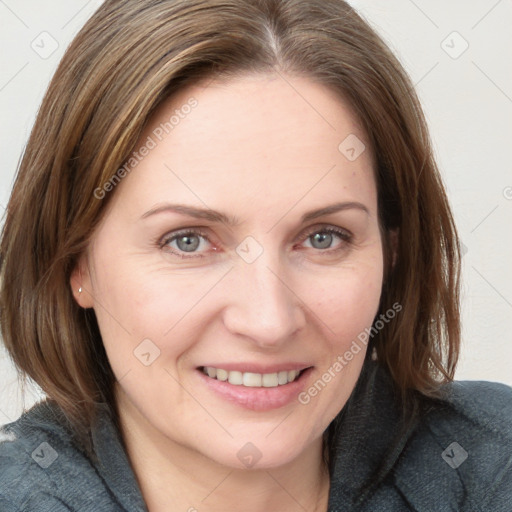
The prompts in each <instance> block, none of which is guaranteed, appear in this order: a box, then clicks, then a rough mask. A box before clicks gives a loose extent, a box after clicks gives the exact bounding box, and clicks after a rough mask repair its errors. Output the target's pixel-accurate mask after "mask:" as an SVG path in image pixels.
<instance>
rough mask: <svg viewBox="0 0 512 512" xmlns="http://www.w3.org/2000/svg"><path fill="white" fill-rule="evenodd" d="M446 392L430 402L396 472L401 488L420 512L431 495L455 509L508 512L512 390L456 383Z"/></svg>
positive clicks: (511, 493)
mask: <svg viewBox="0 0 512 512" xmlns="http://www.w3.org/2000/svg"><path fill="white" fill-rule="evenodd" d="M442 391H443V398H442V399H440V400H427V401H426V405H425V409H424V413H423V416H422V420H421V422H420V424H419V426H418V428H417V430H416V432H415V433H414V435H412V436H411V438H410V439H409V442H408V443H407V446H406V449H405V451H404V453H403V456H402V458H401V461H400V463H399V465H398V467H397V470H396V472H395V481H396V483H397V485H398V486H399V487H400V489H401V490H402V492H403V493H404V494H405V495H406V496H408V497H409V498H408V499H409V500H410V501H411V504H413V505H414V506H415V507H416V508H417V510H426V509H427V508H426V504H427V503H432V500H433V496H438V497H441V498H440V499H442V500H443V502H444V503H446V504H450V505H451V506H452V507H453V508H452V509H457V510H461V509H462V510H489V511H490V510H493V511H501V510H503V511H505V510H509V509H508V508H507V507H509V503H510V500H511V499H512V388H511V387H509V386H507V385H504V384H499V383H495V382H485V381H455V382H451V383H449V384H446V385H445V386H444V387H443V390H442ZM446 509H450V508H449V507H447V508H446ZM450 510H451V509H450Z"/></svg>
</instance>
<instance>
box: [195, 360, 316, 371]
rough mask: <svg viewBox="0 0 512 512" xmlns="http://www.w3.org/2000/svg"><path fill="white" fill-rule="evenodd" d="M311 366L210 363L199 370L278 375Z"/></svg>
mask: <svg viewBox="0 0 512 512" xmlns="http://www.w3.org/2000/svg"><path fill="white" fill-rule="evenodd" d="M310 366H312V365H311V364H308V363H291V362H290V363H276V364H265V365H263V364H258V363H212V364H205V365H203V366H200V367H199V368H207V367H211V368H217V369H219V368H220V369H222V370H226V371H228V372H241V373H278V372H283V371H290V370H299V371H300V370H305V369H306V368H309V367H310Z"/></svg>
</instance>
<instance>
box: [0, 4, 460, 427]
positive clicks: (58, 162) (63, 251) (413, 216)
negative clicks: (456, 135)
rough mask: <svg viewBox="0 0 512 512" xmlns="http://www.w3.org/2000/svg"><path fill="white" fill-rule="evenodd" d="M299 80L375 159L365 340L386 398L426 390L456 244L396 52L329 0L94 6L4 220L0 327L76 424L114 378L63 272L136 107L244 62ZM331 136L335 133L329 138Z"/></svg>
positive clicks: (99, 212)
mask: <svg viewBox="0 0 512 512" xmlns="http://www.w3.org/2000/svg"><path fill="white" fill-rule="evenodd" d="M272 71H274V72H278V73H288V74H295V75H301V76H305V77H309V78H310V79H312V80H314V81H316V82H318V83H321V84H324V85H325V86H327V87H329V88H331V89H332V90H334V91H336V92H337V94H339V97H340V98H342V99H344V100H345V101H347V102H348V103H349V104H350V105H351V106H352V107H353V109H354V112H355V113H356V115H357V116H358V118H359V120H360V122H361V124H362V126H363V128H364V130H365V131H366V134H367V136H368V140H369V142H370V146H371V149H372V151H373V153H374V155H375V177H376V182H377V189H378V206H379V215H380V222H381V225H382V228H383V230H384V233H386V234H388V233H391V232H392V231H393V230H397V231H398V233H399V236H398V243H397V247H396V264H395V265H394V266H393V267H392V266H391V263H390V262H391V259H392V257H391V252H390V251H391V248H390V240H389V239H388V238H389V237H388V236H385V242H384V248H385V257H386V262H387V263H386V276H385V282H384V285H383V290H382V298H381V304H380V310H379V313H378V315H377V317H378V316H379V315H380V314H382V313H384V312H386V311H388V310H390V309H391V308H392V305H393V304H394V303H396V302H398V303H399V304H400V305H401V306H402V310H401V312H400V314H399V315H397V317H396V318H395V319H394V320H393V322H390V323H389V324H388V325H386V328H385V329H382V330H379V332H378V334H376V335H375V336H374V337H372V339H371V343H370V349H373V348H375V350H376V352H377V355H378V361H379V364H381V365H383V366H384V367H386V368H387V369H388V370H389V372H390V374H391V376H392V378H393V381H394V382H395V383H396V385H397V389H398V390H399V392H400V394H403V395H404V396H405V395H406V394H407V393H409V392H411V391H413V392H414V393H416V394H417V393H418V392H419V393H421V394H423V395H426V396H435V395H436V391H437V390H438V389H439V383H440V382H442V381H447V380H451V379H453V375H454V370H455V365H456V362H457V358H458V353H459V334H460V333H459V296H458V293H459V291H458V288H459V274H460V269H459V260H460V255H459V243H458V238H457V233H456V229H455V226H454V221H453V218H452V215H451V212H450V209H449V206H448V202H447V198H446V195H445V192H444V188H443V185H442V182H441V178H440V175H439V172H438V170H437V167H436V163H435V161H434V158H433V155H432V149H431V145H430V141H429V136H428V132H427V126H426V122H425V119H424V116H423V113H422V110H421V107H420V104H419V101H418V99H417V96H416V94H415V92H414V90H413V85H412V84H411V82H410V80H409V78H408V77H407V75H406V73H405V71H404V70H403V68H402V66H401V65H400V63H399V62H398V60H397V59H396V58H395V57H394V56H393V54H392V53H391V52H390V51H389V49H388V48H387V47H386V45H385V44H384V43H383V41H382V40H381V39H380V38H379V36H378V35H377V34H376V33H375V32H374V30H372V29H371V28H370V27H369V25H368V24H367V23H366V22H365V21H364V20H363V19H362V18H361V17H360V16H359V15H358V14H357V13H356V12H355V11H354V10H353V9H352V8H351V7H350V6H349V5H348V4H347V3H345V2H344V1H342V0H125V1H123V2H120V1H114V0H110V1H109V0H107V1H106V2H105V3H104V4H103V6H102V7H100V9H99V10H98V11H97V12H96V13H95V14H94V15H93V16H92V18H91V19H90V20H89V21H88V22H87V23H86V25H85V26H84V27H83V29H82V30H81V31H80V32H79V34H78V35H77V36H76V38H75V39H74V41H73V42H72V44H71V45H70V46H69V48H68V50H67V51H66V54H65V55H64V57H63V59H62V62H61V63H60V66H59V67H58V69H57V71H56V73H55V75H54V77H53V80H52V82H51V84H50V86H49V89H48V91H47V93H46V96H45V98H44V100H43V102H42V105H41V108H40V111H39V113H38V116H37V120H36V122H35V125H34V128H33V130H32V133H31V136H30V140H29V142H28V145H27V147H26V150H25V153H24V155H23V158H22V161H21V164H20V168H19V171H18V174H17V178H16V181H15V184H14V188H13V191H12V195H11V198H10V201H9V205H8V208H7V217H6V222H5V225H4V228H3V233H2V239H1V245H0V258H1V291H0V306H1V317H0V322H1V332H2V335H3V339H4V343H5V345H6V347H7V349H8V351H9V353H10V355H11V357H12V359H13V360H14V362H15V364H16V366H17V367H18V369H19V370H20V373H21V375H22V376H24V375H28V376H29V377H31V378H32V379H33V380H34V381H35V382H37V383H38V384H39V386H41V388H42V389H43V391H44V392H45V393H46V394H47V395H48V396H49V397H50V398H51V399H53V400H54V401H55V402H56V403H57V404H58V405H59V406H60V408H61V409H62V411H63V412H64V413H65V415H66V417H67V418H68V419H69V421H70V422H71V424H72V425H73V426H74V427H75V429H76V431H77V432H82V433H85V432H86V431H87V429H88V428H90V426H91V425H92V423H93V421H94V419H95V406H96V404H97V403H99V402H101V403H107V404H108V405H109V406H110V407H112V410H115V404H114V398H113V387H114V381H115V377H114V375H113V372H112V370H111V368H110V365H109V362H108V360H107V357H106V354H105V351H104V348H103V344H102V340H101V336H100V333H99V329H98V325H97V322H96V317H95V314H94V311H93V310H92V309H89V310H84V309H81V308H80V307H79V306H78V304H77V303H76V302H75V300H74V298H73V295H72V291H71V289H70V285H69V282H70V276H71V272H72V270H73V269H74V267H75V265H76V263H77V261H78V258H79V256H80V255H81V254H82V253H83V251H84V250H85V249H86V247H87V245H88V241H89V240H90V237H91V235H92V233H93V232H94V229H95V227H96V226H97V225H98V223H99V221H100V220H101V218H102V216H103V215H104V213H105V211H106V207H107V205H108V204H109V200H110V199H111V197H112V195H113V193H115V192H113V193H110V194H107V195H106V196H105V198H104V199H102V200H99V199H96V196H95V191H96V190H97V189H98V187H102V186H103V185H104V184H105V183H106V182H108V181H109V179H111V177H112V176H113V175H114V174H115V172H116V170H118V169H119V168H120V167H121V166H122V165H123V163H124V162H125V160H126V159H127V158H128V157H129V155H130V152H131V151H132V149H133V147H134V145H135V143H136V141H137V139H138V137H139V135H140V134H141V132H142V129H143V128H144V125H145V123H146V122H147V120H148V118H149V116H150V115H151V114H152V113H153V112H154V111H155V109H156V108H157V107H158V106H159V104H160V103H161V102H162V101H163V100H164V99H166V98H168V97H169V96H170V95H172V94H173V93H174V92H176V91H178V90H180V89H182V88H183V87H185V86H186V85H187V84H192V83H195V82H198V81H199V80H200V79H203V78H206V79H207V78H209V77H211V78H215V77H221V76H223V77H229V76H235V75H236V74H242V73H245V72H272ZM340 142H341V141H340Z"/></svg>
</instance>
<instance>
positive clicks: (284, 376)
mask: <svg viewBox="0 0 512 512" xmlns="http://www.w3.org/2000/svg"><path fill="white" fill-rule="evenodd" d="M203 373H205V374H206V375H208V377H211V378H212V379H217V380H222V381H226V380H227V381H228V382H229V383H230V384H233V385H235V386H246V387H249V388H259V387H264V388H275V387H277V386H283V385H284V384H288V383H289V382H293V381H294V380H295V379H296V378H297V377H298V375H299V373H300V370H288V371H282V372H277V373H252V372H244V373H242V372H239V371H232V372H228V371H227V370H223V369H222V368H214V367H213V366H205V367H203Z"/></svg>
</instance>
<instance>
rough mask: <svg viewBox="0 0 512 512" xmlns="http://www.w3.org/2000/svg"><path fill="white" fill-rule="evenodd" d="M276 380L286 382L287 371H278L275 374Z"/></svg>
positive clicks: (280, 382) (281, 382)
mask: <svg viewBox="0 0 512 512" xmlns="http://www.w3.org/2000/svg"><path fill="white" fill-rule="evenodd" d="M277 381H278V382H279V384H281V385H282V384H286V383H287V382H288V372H279V373H278V374H277Z"/></svg>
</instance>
